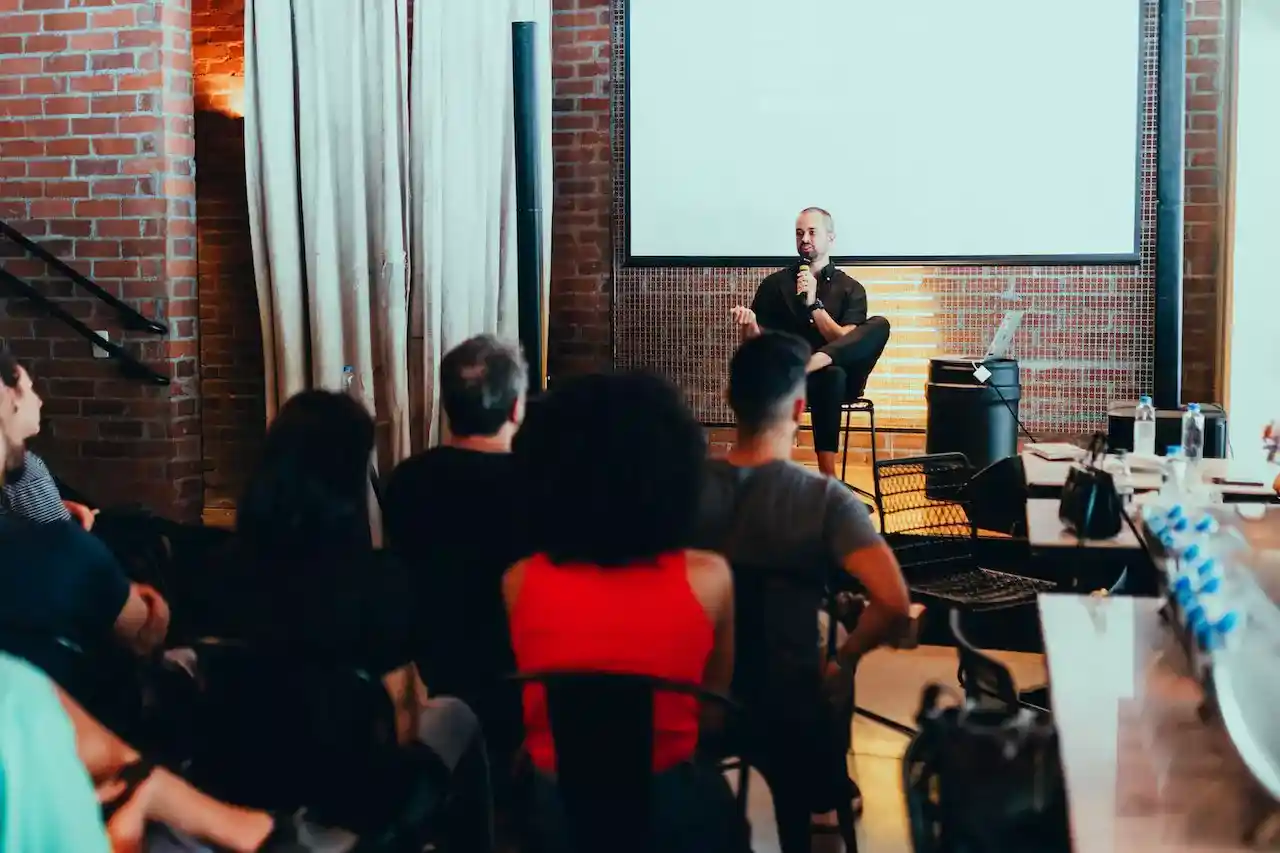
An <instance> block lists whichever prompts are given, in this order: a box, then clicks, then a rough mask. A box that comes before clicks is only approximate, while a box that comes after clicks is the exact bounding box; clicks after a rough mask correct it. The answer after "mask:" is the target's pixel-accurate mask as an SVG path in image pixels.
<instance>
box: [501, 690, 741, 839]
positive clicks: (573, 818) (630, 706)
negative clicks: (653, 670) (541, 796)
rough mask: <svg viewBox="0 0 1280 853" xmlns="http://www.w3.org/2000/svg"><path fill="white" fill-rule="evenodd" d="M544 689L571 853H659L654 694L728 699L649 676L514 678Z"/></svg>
mask: <svg viewBox="0 0 1280 853" xmlns="http://www.w3.org/2000/svg"><path fill="white" fill-rule="evenodd" d="M513 679H514V680H515V681H517V682H523V683H526V684H537V685H541V686H542V687H543V689H545V690H546V695H547V713H548V716H549V718H550V722H551V736H552V739H553V741H554V743H555V753H556V783H557V789H558V791H559V794H560V798H561V801H562V802H563V804H564V812H565V817H566V819H567V821H568V826H567V829H568V832H569V834H570V836H571V838H572V841H571V848H570V849H571V850H572V853H597V851H601V850H610V851H616V853H656V851H655V850H654V846H653V821H652V818H651V808H652V788H651V780H652V777H653V706H654V696H655V694H657V693H676V694H682V695H687V696H695V697H697V698H699V699H701V700H702V701H704V702H712V703H716V704H720V705H723V706H725V707H730V706H731V703H730V701H729V700H728V699H726V698H725V697H723V696H720V695H719V694H716V693H712V692H710V691H708V690H705V689H703V688H701V687H698V686H696V685H692V684H682V683H679V682H674V681H668V680H666V679H662V678H657V677H653V676H648V675H635V674H625V673H608V672H580V671H575V672H567V671H566V672H535V673H521V674H519V675H516V676H513Z"/></svg>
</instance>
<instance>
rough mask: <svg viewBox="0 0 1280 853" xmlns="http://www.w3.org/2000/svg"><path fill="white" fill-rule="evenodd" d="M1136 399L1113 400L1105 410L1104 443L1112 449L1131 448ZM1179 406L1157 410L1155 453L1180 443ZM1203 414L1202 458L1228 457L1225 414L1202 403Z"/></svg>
mask: <svg viewBox="0 0 1280 853" xmlns="http://www.w3.org/2000/svg"><path fill="white" fill-rule="evenodd" d="M1137 408H1138V404H1137V402H1136V401H1129V400H1125V401H1122V402H1119V403H1112V404H1111V406H1110V408H1108V409H1107V445H1108V446H1109V447H1110V448H1111V449H1112V450H1128V451H1130V452H1132V450H1133V417H1134V412H1135V411H1136V410H1137ZM1183 411H1184V410H1182V409H1157V410H1156V453H1157V454H1158V455H1160V456H1164V454H1165V451H1166V450H1168V449H1169V448H1170V447H1172V446H1174V445H1179V444H1182V414H1183ZM1200 411H1201V412H1203V413H1204V457H1205V458H1206V459H1226V458H1227V413H1226V412H1225V411H1223V409H1222V407H1221V406H1218V405H1215V404H1213V403H1201V404H1200Z"/></svg>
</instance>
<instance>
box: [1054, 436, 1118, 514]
mask: <svg viewBox="0 0 1280 853" xmlns="http://www.w3.org/2000/svg"><path fill="white" fill-rule="evenodd" d="M1106 451H1107V437H1106V435H1104V434H1103V433H1100V432H1099V433H1095V434H1094V436H1093V440H1092V441H1091V442H1089V450H1088V451H1087V452H1086V454H1085V457H1084V459H1082V460H1081V461H1080V462H1079V463H1077V464H1075V465H1072V466H1071V470H1070V471H1069V472H1067V481H1066V483H1064V484H1063V486H1062V501H1061V503H1059V504H1058V518H1060V519H1062V523H1063V524H1065V525H1066V526H1067V527H1068V528H1069V529H1070V530H1071V532H1073V533H1075V535H1076V536H1078V537H1079V538H1081V539H1110V538H1111V537H1112V536H1115V535H1116V534H1117V533H1119V532H1120V527H1121V525H1122V524H1123V523H1124V521H1123V519H1122V513H1123V512H1124V507H1123V505H1122V503H1121V500H1120V493H1119V492H1118V491H1117V490H1116V482H1115V479H1114V478H1113V477H1112V476H1111V475H1110V474H1109V473H1107V472H1106V471H1104V470H1102V459H1103V458H1104V457H1105V456H1106Z"/></svg>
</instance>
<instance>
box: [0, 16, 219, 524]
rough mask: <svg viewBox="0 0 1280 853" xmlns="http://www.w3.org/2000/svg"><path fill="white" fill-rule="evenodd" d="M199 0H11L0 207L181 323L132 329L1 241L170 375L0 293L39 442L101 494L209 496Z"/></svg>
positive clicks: (0, 20) (150, 311) (182, 506)
mask: <svg viewBox="0 0 1280 853" xmlns="http://www.w3.org/2000/svg"><path fill="white" fill-rule="evenodd" d="M189 17H190V8H189V0H147V2H129V0H120V2H116V3H115V4H114V5H111V6H105V5H102V4H94V5H86V4H84V3H82V2H79V0H0V218H3V219H5V220H6V221H8V222H9V223H10V224H12V225H14V226H15V227H17V228H18V229H19V230H21V231H22V232H23V233H25V234H27V235H28V236H30V237H32V238H33V239H36V240H38V241H40V242H42V243H44V244H45V245H46V246H47V247H48V248H49V249H50V250H52V251H53V252H54V253H55V254H57V255H58V256H59V257H61V258H63V259H64V260H66V261H68V262H69V263H70V264H72V266H74V267H75V268H76V269H78V270H79V271H81V272H83V273H85V274H87V275H90V276H91V277H92V278H93V279H95V280H96V281H97V282H98V283H99V284H100V285H102V286H103V287H104V288H106V289H107V290H108V291H110V292H112V293H113V294H114V295H116V296H118V297H120V298H122V299H124V300H125V301H126V302H127V303H129V304H130V305H133V306H134V307H136V308H137V309H138V310H140V311H141V312H142V313H144V314H146V315H148V316H152V317H156V318H158V319H161V320H162V321H164V322H165V323H167V324H168V327H169V333H168V334H167V335H166V336H155V335H149V334H146V333H123V334H122V332H121V326H120V323H119V320H118V318H117V316H116V315H115V313H114V312H113V311H112V310H110V309H108V308H106V307H105V306H103V305H102V304H101V303H99V302H97V301H96V300H94V299H92V298H90V297H89V296H88V294H86V293H85V292H84V291H82V290H79V289H77V288H74V287H73V286H72V285H71V284H70V283H69V282H68V281H66V280H65V279H62V278H60V277H58V276H54V275H51V274H50V270H47V269H46V268H45V266H44V265H43V264H42V263H39V262H37V261H34V260H32V259H28V258H26V257H23V256H21V255H20V254H19V253H17V252H15V251H14V250H13V249H12V247H10V246H8V245H7V244H6V246H5V247H4V248H2V249H0V253H2V254H0V265H3V266H4V268H5V269H7V270H10V271H11V272H13V273H16V274H18V275H20V276H22V277H24V278H26V279H27V280H28V281H30V282H31V283H33V284H34V285H35V286H36V287H37V288H39V289H40V290H41V291H42V292H43V293H45V294H46V295H48V296H50V297H51V298H54V299H56V300H57V301H58V302H59V303H60V304H61V305H62V307H64V308H65V309H66V310H67V311H69V312H71V313H72V314H73V315H75V316H76V317H79V318H81V319H82V320H84V321H85V322H86V323H88V324H89V325H90V326H91V327H92V328H94V329H97V330H103V331H108V332H110V333H111V336H112V338H113V339H115V340H120V339H121V337H123V341H124V345H125V346H126V348H127V349H129V350H130V351H132V352H133V353H134V354H135V355H136V356H137V357H138V358H140V359H141V360H142V361H143V362H145V363H146V364H148V365H150V366H151V367H153V368H154V369H156V370H157V371H158V372H160V373H161V374H163V375H165V376H167V377H168V378H169V379H170V380H171V384H170V385H169V386H167V387H162V386H154V385H148V384H146V383H143V382H140V381H138V380H134V379H125V378H122V377H121V376H120V375H119V374H118V372H117V371H116V370H115V369H114V367H113V366H112V364H111V363H110V362H108V361H104V360H95V359H93V358H92V357H91V350H90V346H89V344H88V343H87V342H85V341H84V340H83V339H81V338H79V337H77V336H75V335H74V333H72V332H70V331H69V330H68V329H67V327H66V326H64V325H62V324H60V323H58V322H57V321H54V320H51V319H49V318H47V317H45V316H44V315H42V314H41V313H40V312H39V311H37V310H33V308H32V306H30V305H29V304H28V303H26V302H25V301H23V300H19V299H17V298H13V297H10V296H8V295H7V294H6V295H2V296H0V339H3V341H4V343H5V344H6V345H7V346H9V347H10V348H11V349H12V350H13V351H14V352H15V353H16V354H17V355H18V356H19V357H21V358H22V359H23V360H24V361H25V362H26V363H27V364H28V366H29V367H30V368H31V370H32V372H33V374H34V375H35V376H36V377H37V381H38V386H39V388H40V390H41V392H42V393H43V394H44V396H45V398H46V401H47V402H46V406H45V410H44V411H45V428H44V432H43V435H42V436H41V437H40V439H39V441H38V442H37V447H38V448H39V450H40V451H42V452H43V453H44V454H45V455H46V456H47V457H48V459H49V461H50V463H51V465H52V467H53V468H54V470H55V472H56V473H58V474H59V475H61V476H62V477H63V478H64V479H65V480H67V481H68V482H69V483H70V484H71V485H72V486H73V487H76V488H78V489H80V490H82V491H84V492H86V493H87V494H89V495H90V496H91V497H93V498H95V499H96V500H97V501H99V502H101V503H103V504H112V503H120V502H141V503H144V504H146V505H148V506H150V507H152V508H153V509H156V510H159V511H162V512H165V513H168V514H170V515H173V516H175V517H179V518H192V517H195V516H196V515H197V514H198V512H199V505H200V463H199V459H200V437H199V394H198V387H197V381H198V380H197V355H198V352H197V337H196V290H195V272H196V270H195V209H194V195H195V189H194V177H193V174H194V163H193V154H194V151H193V143H192V102H191V44H190V21H189Z"/></svg>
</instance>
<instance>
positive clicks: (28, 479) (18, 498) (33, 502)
mask: <svg viewBox="0 0 1280 853" xmlns="http://www.w3.org/2000/svg"><path fill="white" fill-rule="evenodd" d="M0 383H3V384H4V386H5V387H6V388H7V389H8V390H9V391H10V392H11V393H12V394H13V395H14V397H15V398H21V399H23V400H24V403H25V405H23V406H22V407H21V408H20V409H18V410H17V411H16V412H15V415H14V423H13V424H12V427H11V428H12V430H13V437H14V439H16V440H17V441H18V442H19V443H20V444H19V447H21V446H22V445H21V443H22V442H26V441H27V440H28V439H30V438H32V437H34V436H35V435H36V434H37V433H39V432H40V409H41V407H42V406H43V403H42V401H41V400H40V395H39V394H37V393H36V389H35V388H34V387H33V386H32V384H31V376H30V375H29V374H28V373H27V371H26V370H24V369H23V368H22V367H21V366H20V365H19V364H18V363H17V362H16V361H14V360H13V358H12V357H11V356H9V355H7V354H4V353H0ZM13 457H14V458H11V459H9V460H8V461H7V463H6V474H7V476H6V478H5V483H4V485H3V486H2V487H0V515H4V514H12V515H16V516H20V517H22V518H26V519H29V520H31V521H34V522H36V523H37V524H48V523H52V522H59V521H71V520H73V519H74V520H75V521H76V522H77V523H78V524H79V525H80V526H81V527H83V528H84V529H85V530H92V529H93V521H94V518H95V516H96V515H97V513H96V512H95V511H94V510H91V509H89V507H87V506H85V505H84V504H80V503H76V502H75V501H64V500H63V499H62V495H61V493H60V492H59V491H58V484H57V482H55V481H54V479H53V474H51V473H50V472H49V468H48V466H46V465H45V464H44V460H43V459H41V458H40V457H39V456H37V455H36V454H34V453H32V452H31V451H30V450H25V449H18V450H16V451H15V453H14V454H13Z"/></svg>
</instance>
